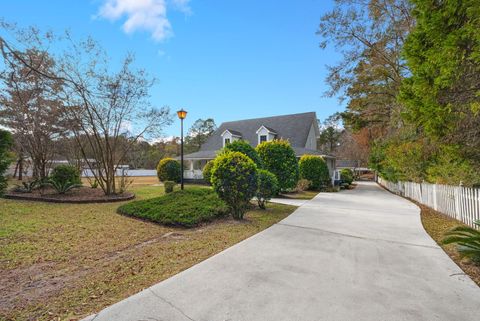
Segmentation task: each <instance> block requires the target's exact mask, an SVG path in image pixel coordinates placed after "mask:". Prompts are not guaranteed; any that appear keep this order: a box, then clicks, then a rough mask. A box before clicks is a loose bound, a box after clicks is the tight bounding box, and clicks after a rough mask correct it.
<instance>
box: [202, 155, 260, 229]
mask: <svg viewBox="0 0 480 321" xmlns="http://www.w3.org/2000/svg"><path fill="white" fill-rule="evenodd" d="M211 181H212V185H213V189H214V190H215V192H216V193H217V194H218V196H219V197H220V198H221V199H222V200H224V201H225V202H226V203H227V205H228V207H229V208H230V211H231V213H232V216H233V218H234V219H237V220H238V219H242V218H243V215H244V214H245V212H246V210H247V208H248V204H249V202H250V200H251V199H252V197H253V196H254V195H255V193H256V191H257V166H256V165H255V163H254V162H253V161H252V160H251V159H250V158H249V157H247V156H245V155H244V154H242V153H240V152H229V151H227V152H225V153H223V154H221V155H219V156H217V158H216V159H215V164H214V165H213V169H212V179H211Z"/></svg>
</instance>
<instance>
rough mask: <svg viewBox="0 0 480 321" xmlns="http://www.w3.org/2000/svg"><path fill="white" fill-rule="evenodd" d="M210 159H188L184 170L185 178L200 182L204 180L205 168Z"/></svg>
mask: <svg viewBox="0 0 480 321" xmlns="http://www.w3.org/2000/svg"><path fill="white" fill-rule="evenodd" d="M208 161H209V159H187V160H185V168H184V170H183V178H185V179H192V180H200V179H203V172H202V171H203V168H204V167H205V165H206V164H207V162H208Z"/></svg>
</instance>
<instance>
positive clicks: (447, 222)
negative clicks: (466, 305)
mask: <svg viewBox="0 0 480 321" xmlns="http://www.w3.org/2000/svg"><path fill="white" fill-rule="evenodd" d="M414 203H415V204H417V205H418V206H419V207H420V209H421V219H422V224H423V227H424V228H425V231H427V233H428V234H429V235H430V236H431V237H432V238H433V239H434V240H435V242H437V243H438V245H440V246H441V247H442V248H443V250H444V251H445V253H447V254H448V256H450V258H451V259H452V260H453V261H454V262H455V263H456V264H457V265H458V266H459V267H460V268H461V269H462V270H463V271H464V272H465V273H466V274H468V275H469V276H470V278H471V279H472V280H473V281H474V282H475V283H477V284H478V286H480V265H475V264H474V263H473V262H470V261H469V260H468V259H462V258H461V257H460V255H459V253H458V251H457V247H456V245H455V244H448V245H443V244H441V243H440V242H441V240H442V239H443V237H444V235H445V232H447V231H448V230H450V229H452V228H454V227H456V226H458V225H465V224H463V223H462V222H460V221H457V220H455V219H453V218H450V217H448V216H446V215H443V214H441V213H439V212H437V211H435V210H433V209H431V208H429V207H427V206H424V205H421V204H419V203H417V202H414Z"/></svg>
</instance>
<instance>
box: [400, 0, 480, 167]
mask: <svg viewBox="0 0 480 321" xmlns="http://www.w3.org/2000/svg"><path fill="white" fill-rule="evenodd" d="M412 3H413V4H414V11H413V12H414V16H415V18H416V21H417V24H416V26H415V28H414V29H413V31H412V32H411V33H410V34H409V36H408V38H407V40H406V42H405V47H404V57H405V59H406V62H407V65H408V67H409V69H410V71H411V74H410V75H409V77H408V78H407V79H405V81H404V82H403V84H402V90H401V95H400V100H401V102H403V103H404V104H405V105H406V106H407V110H406V112H405V116H406V118H407V120H408V121H410V122H411V123H413V124H415V125H416V127H417V128H418V129H419V131H421V132H422V133H424V134H425V135H426V136H428V137H430V138H432V139H433V140H438V141H439V142H440V143H442V144H446V145H450V146H451V148H454V149H457V148H458V149H459V151H460V152H461V154H462V157H464V158H466V159H468V160H470V161H472V162H474V163H475V164H476V167H477V171H478V170H480V40H479V38H478V30H479V29H480V18H479V17H480V3H479V2H478V1H476V0H469V1H452V0H450V1H424V0H414V1H412Z"/></svg>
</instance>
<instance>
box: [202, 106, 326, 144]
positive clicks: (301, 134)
mask: <svg viewBox="0 0 480 321" xmlns="http://www.w3.org/2000/svg"><path fill="white" fill-rule="evenodd" d="M316 123H317V117H316V114H315V112H308V113H301V114H291V115H282V116H273V117H264V118H254V119H245V120H238V121H230V122H225V123H222V124H221V125H220V126H219V127H218V129H217V130H216V131H215V132H214V133H213V134H212V136H210V138H209V139H208V140H207V142H205V144H203V145H202V147H201V148H200V150H218V149H220V148H222V147H223V142H222V136H221V135H222V134H223V133H224V132H225V131H226V130H228V131H229V132H232V131H234V132H238V133H241V135H242V139H244V140H246V141H248V142H249V143H250V144H251V145H252V146H256V145H257V144H258V135H257V130H258V129H259V128H261V127H262V126H264V127H265V128H267V129H268V130H270V131H272V132H275V133H276V135H277V138H283V139H287V140H288V141H290V144H291V145H292V146H294V147H305V144H306V141H307V138H308V133H309V131H310V128H311V127H312V124H314V126H315V124H316ZM273 129H274V130H273ZM316 131H318V126H317V127H316Z"/></svg>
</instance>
